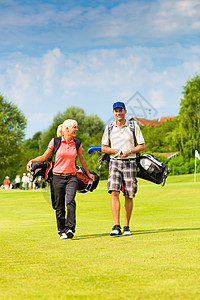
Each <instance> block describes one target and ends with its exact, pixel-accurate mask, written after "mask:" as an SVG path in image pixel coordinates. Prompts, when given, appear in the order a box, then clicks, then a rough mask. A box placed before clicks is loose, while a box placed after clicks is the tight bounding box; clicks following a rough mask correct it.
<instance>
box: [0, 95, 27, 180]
mask: <svg viewBox="0 0 200 300" xmlns="http://www.w3.org/2000/svg"><path fill="white" fill-rule="evenodd" d="M25 127H26V118H25V116H24V115H23V114H22V112H21V111H20V110H19V109H18V107H17V106H16V105H14V104H13V103H11V102H8V101H7V100H6V99H5V98H4V97H3V96H2V95H0V137H1V144H0V157H1V160H0V170H1V173H0V183H2V181H3V178H4V177H5V175H8V176H11V177H12V176H15V174H12V173H11V172H14V170H15V169H16V168H17V166H18V165H19V158H20V155H21V145H22V141H23V138H24V131H25Z"/></svg>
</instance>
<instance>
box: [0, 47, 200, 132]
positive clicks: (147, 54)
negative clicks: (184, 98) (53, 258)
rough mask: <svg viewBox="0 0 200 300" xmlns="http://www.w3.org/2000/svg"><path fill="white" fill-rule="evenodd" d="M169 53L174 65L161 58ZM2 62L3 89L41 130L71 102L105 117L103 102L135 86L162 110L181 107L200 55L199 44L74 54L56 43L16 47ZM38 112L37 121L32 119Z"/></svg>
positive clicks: (126, 96)
mask: <svg viewBox="0 0 200 300" xmlns="http://www.w3.org/2000/svg"><path fill="white" fill-rule="evenodd" d="M170 59H173V65H172V66H169V64H168V65H166V64H163V65H162V61H163V60H164V62H165V60H170ZM157 61H159V64H157ZM0 65H1V66H2V70H0V78H1V79H2V80H1V84H2V90H1V92H2V93H3V94H4V95H5V96H6V97H7V98H9V100H12V101H14V102H16V104H17V105H19V107H20V108H21V109H22V110H23V111H24V112H25V113H26V114H27V115H28V116H31V114H34V118H31V119H29V124H30V125H29V126H36V123H37V128H38V127H39V126H41V130H42V129H44V128H47V127H48V125H47V124H50V122H51V121H52V118H53V116H55V114H56V113H57V112H58V111H63V110H65V109H66V108H67V107H69V106H71V105H76V106H80V107H83V108H84V109H85V110H86V112H89V113H97V114H98V115H99V116H100V117H101V118H102V117H103V119H104V120H105V119H106V118H107V116H106V113H107V115H108V114H109V112H108V111H107V112H106V110H102V107H106V106H107V102H108V101H111V102H112V101H113V100H115V99H116V98H117V99H119V98H121V99H123V100H124V101H126V100H128V99H129V98H130V97H131V96H132V95H133V94H134V93H135V92H136V91H139V92H140V93H142V94H143V95H144V97H145V98H146V99H147V100H148V101H150V103H151V104H152V105H153V106H154V107H155V108H156V109H157V110H158V111H159V110H160V111H161V114H162V115H163V114H171V111H170V112H169V108H170V107H171V109H173V110H174V111H176V112H178V109H179V98H178V96H179V95H180V93H181V90H182V86H183V85H184V84H185V82H186V80H187V79H188V77H189V76H194V75H195V72H197V71H198V70H199V66H200V58H199V48H198V47H188V48H183V47H182V46H180V45H178V44H177V45H174V46H170V47H169V48H167V47H165V48H149V49H147V48H146V47H128V48H125V49H115V50H114V49H112V50H95V51H94V50H92V51H88V52H85V53H83V54H71V55H70V54H64V53H63V52H62V51H61V50H60V49H58V48H55V49H53V50H49V51H47V52H46V53H45V54H43V55H42V56H41V57H38V58H36V57H26V56H23V55H19V53H18V54H16V57H14V56H12V61H10V63H8V62H4V61H1V62H0ZM162 109H163V110H165V113H163V112H162ZM41 112H42V114H44V113H45V114H46V117H45V115H44V116H43V115H42V114H41ZM36 115H37V117H38V119H37V122H35V121H34V122H33V120H36V118H35V116H36ZM47 116H51V117H50V118H48V117H47ZM29 118H30V117H29ZM32 122H33V124H32ZM46 122H47V123H46ZM45 124H46V126H45ZM37 130H39V129H37Z"/></svg>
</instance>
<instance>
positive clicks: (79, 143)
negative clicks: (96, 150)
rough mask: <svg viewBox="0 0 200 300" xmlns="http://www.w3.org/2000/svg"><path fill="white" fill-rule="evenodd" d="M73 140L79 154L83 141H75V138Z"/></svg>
mask: <svg viewBox="0 0 200 300" xmlns="http://www.w3.org/2000/svg"><path fill="white" fill-rule="evenodd" d="M73 140H74V142H75V145H76V151H77V153H78V149H79V147H80V145H81V141H80V140H79V139H75V138H73Z"/></svg>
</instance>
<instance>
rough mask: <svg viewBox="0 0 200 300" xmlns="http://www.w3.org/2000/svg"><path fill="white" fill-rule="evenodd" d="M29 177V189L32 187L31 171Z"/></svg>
mask: <svg viewBox="0 0 200 300" xmlns="http://www.w3.org/2000/svg"><path fill="white" fill-rule="evenodd" d="M27 178H28V189H29V190H31V189H32V175H31V174H30V173H27Z"/></svg>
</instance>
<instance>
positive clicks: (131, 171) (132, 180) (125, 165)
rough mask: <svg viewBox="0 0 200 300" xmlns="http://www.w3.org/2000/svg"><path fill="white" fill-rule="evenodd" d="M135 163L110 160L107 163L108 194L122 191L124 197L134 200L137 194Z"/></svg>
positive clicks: (132, 161) (133, 161)
mask: <svg viewBox="0 0 200 300" xmlns="http://www.w3.org/2000/svg"><path fill="white" fill-rule="evenodd" d="M136 168H137V165H136V161H135V159H133V160H125V161H123V160H117V159H115V160H114V159H111V160H110V163H109V177H108V182H107V187H108V192H109V193H111V191H118V192H120V190H122V191H123V194H124V196H125V197H129V198H134V197H135V194H136V192H137V179H136Z"/></svg>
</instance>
